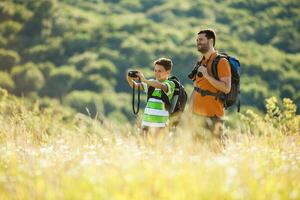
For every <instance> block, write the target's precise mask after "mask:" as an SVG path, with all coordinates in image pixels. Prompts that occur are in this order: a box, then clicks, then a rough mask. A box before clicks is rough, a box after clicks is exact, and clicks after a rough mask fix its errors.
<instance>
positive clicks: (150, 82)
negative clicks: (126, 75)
mask: <svg viewBox="0 0 300 200" xmlns="http://www.w3.org/2000/svg"><path fill="white" fill-rule="evenodd" d="M138 76H139V77H140V80H141V81H142V82H144V83H146V84H147V85H149V86H152V87H154V88H158V89H161V90H163V91H164V92H165V93H168V86H167V85H166V84H164V83H161V82H159V81H157V80H147V79H146V78H145V76H144V74H143V73H141V72H140V71H139V73H138Z"/></svg>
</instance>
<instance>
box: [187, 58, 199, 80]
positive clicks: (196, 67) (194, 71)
mask: <svg viewBox="0 0 300 200" xmlns="http://www.w3.org/2000/svg"><path fill="white" fill-rule="evenodd" d="M200 66H201V63H200V62H197V63H196V64H195V66H194V68H193V70H192V71H191V72H190V73H189V74H188V77H189V79H192V80H194V79H195V76H196V74H197V76H198V77H202V76H203V74H202V73H201V72H199V73H198V68H199V67H200Z"/></svg>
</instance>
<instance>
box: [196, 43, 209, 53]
mask: <svg viewBox="0 0 300 200" xmlns="http://www.w3.org/2000/svg"><path fill="white" fill-rule="evenodd" d="M208 50H209V47H208V45H205V46H203V45H202V46H201V47H199V46H198V51H199V52H201V53H202V54H205V53H207V52H208Z"/></svg>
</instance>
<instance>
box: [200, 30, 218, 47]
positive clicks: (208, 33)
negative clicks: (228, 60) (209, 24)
mask: <svg viewBox="0 0 300 200" xmlns="http://www.w3.org/2000/svg"><path fill="white" fill-rule="evenodd" d="M202 33H204V34H205V36H206V38H207V39H213V40H214V43H213V46H215V44H216V33H215V31H214V30H213V29H211V28H208V29H203V30H201V31H199V32H198V35H199V34H202Z"/></svg>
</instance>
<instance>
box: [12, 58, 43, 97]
mask: <svg viewBox="0 0 300 200" xmlns="http://www.w3.org/2000/svg"><path fill="white" fill-rule="evenodd" d="M11 74H12V78H13V80H14V81H15V84H16V87H15V92H16V94H18V95H21V94H28V93H30V92H38V91H39V89H40V88H42V87H43V85H44V84H45V80H44V76H43V74H42V73H41V71H40V70H39V69H38V68H37V66H36V65H35V64H34V63H26V64H25V65H21V66H16V67H14V68H13V69H12V72H11Z"/></svg>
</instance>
